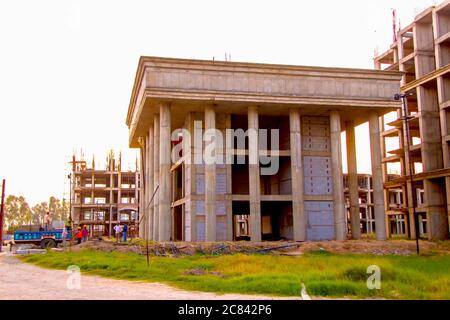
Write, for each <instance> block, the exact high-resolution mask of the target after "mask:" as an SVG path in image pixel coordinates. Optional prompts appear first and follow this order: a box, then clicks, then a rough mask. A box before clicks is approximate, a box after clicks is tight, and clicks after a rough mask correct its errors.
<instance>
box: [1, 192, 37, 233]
mask: <svg viewBox="0 0 450 320" xmlns="http://www.w3.org/2000/svg"><path fill="white" fill-rule="evenodd" d="M35 222H36V221H35V219H34V216H33V211H32V210H31V209H30V206H29V205H28V203H27V201H26V200H25V198H24V197H22V196H19V197H17V196H14V195H9V196H8V197H7V198H6V200H5V224H6V225H7V226H8V228H9V227H10V226H11V227H17V226H22V225H30V224H34V223H35Z"/></svg>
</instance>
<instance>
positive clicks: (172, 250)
mask: <svg viewBox="0 0 450 320" xmlns="http://www.w3.org/2000/svg"><path fill="white" fill-rule="evenodd" d="M419 246H420V252H421V254H431V253H440V254H450V241H445V242H431V241H425V240H420V242H419ZM81 249H93V250H99V251H105V252H110V251H120V252H135V253H138V254H143V255H144V254H146V252H147V247H146V246H145V242H143V241H131V242H129V243H127V244H124V243H118V244H117V243H115V242H114V241H109V240H95V241H89V242H86V243H82V244H81V245H75V246H72V248H71V250H74V251H77V250H81ZM148 250H149V254H150V255H157V256H178V255H192V254H195V253H203V254H233V253H267V254H281V255H301V254H303V253H305V252H310V251H320V250H325V251H327V252H331V253H342V254H344V253H352V254H373V255H390V254H392V255H411V254H416V242H415V241H412V240H389V241H377V240H349V241H319V242H282V241H279V242H259V243H255V242H222V243H205V242H198V243H192V242H174V243H169V242H167V243H154V242H150V243H149V246H148Z"/></svg>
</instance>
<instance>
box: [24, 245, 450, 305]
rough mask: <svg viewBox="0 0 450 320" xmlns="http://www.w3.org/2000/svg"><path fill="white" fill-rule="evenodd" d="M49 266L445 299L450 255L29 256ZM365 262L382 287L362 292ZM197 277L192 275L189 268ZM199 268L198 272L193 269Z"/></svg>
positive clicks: (158, 278)
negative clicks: (377, 274) (378, 271)
mask: <svg viewBox="0 0 450 320" xmlns="http://www.w3.org/2000/svg"><path fill="white" fill-rule="evenodd" d="M21 259H22V260H23V261H25V262H29V263H33V264H36V265H39V266H42V267H46V268H55V269H65V268H67V267H68V266H69V265H77V266H79V267H80V268H81V271H82V272H83V273H85V274H93V275H99V276H104V277H109V278H115V279H127V280H139V281H148V282H164V283H168V284H171V285H174V286H176V287H179V288H183V289H188V290H200V291H209V292H216V293H245V294H264V295H274V296H299V295H300V284H301V283H302V282H303V283H304V284H305V285H306V288H307V291H308V293H309V294H310V295H313V296H325V297H334V298H337V297H348V298H388V299H450V256H448V255H431V256H370V255H351V254H346V255H337V254H330V253H327V252H311V253H307V254H305V255H303V256H299V257H288V256H275V255H243V254H236V255H223V256H203V255H196V256H188V257H181V258H167V257H151V258H150V267H147V263H146V258H145V257H144V256H140V255H137V254H134V253H119V252H110V253H107V252H99V251H89V250H84V251H80V252H65V253H61V252H49V253H47V254H43V255H26V256H23V257H22V258H21ZM369 265H378V266H379V267H380V268H381V289H380V290H369V289H367V285H366V280H367V277H368V276H369V275H368V274H367V273H366V270H367V267H368V266H369ZM193 269H195V270H197V272H196V273H197V274H194V275H193V274H189V272H188V271H190V270H193ZM198 273H200V274H198Z"/></svg>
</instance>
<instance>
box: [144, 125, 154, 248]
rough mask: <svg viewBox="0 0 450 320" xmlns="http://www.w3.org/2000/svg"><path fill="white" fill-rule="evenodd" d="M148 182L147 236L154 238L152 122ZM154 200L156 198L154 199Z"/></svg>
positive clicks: (148, 139) (149, 141) (148, 153)
mask: <svg viewBox="0 0 450 320" xmlns="http://www.w3.org/2000/svg"><path fill="white" fill-rule="evenodd" d="M147 142H148V143H147V145H148V147H147V161H146V162H147V170H146V172H147V179H146V180H147V183H146V185H145V190H146V191H145V193H146V194H147V196H146V198H147V203H146V205H145V207H146V208H147V212H146V215H147V216H148V219H147V230H148V233H147V236H148V239H150V240H153V239H154V237H153V219H154V217H153V205H154V202H151V203H150V201H152V196H153V170H154V167H153V161H154V159H153V150H154V143H153V123H150V126H149V129H148V136H147ZM153 200H154V199H153Z"/></svg>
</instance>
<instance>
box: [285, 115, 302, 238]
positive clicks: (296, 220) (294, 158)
mask: <svg viewBox="0 0 450 320" xmlns="http://www.w3.org/2000/svg"><path fill="white" fill-rule="evenodd" d="M289 124H290V142H291V176H292V218H293V229H294V241H305V240H306V217H305V206H304V205H303V202H304V200H303V195H304V190H303V189H304V185H303V161H302V138H301V132H302V131H301V122H300V113H299V111H298V109H294V108H292V109H291V110H290V112H289Z"/></svg>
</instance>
